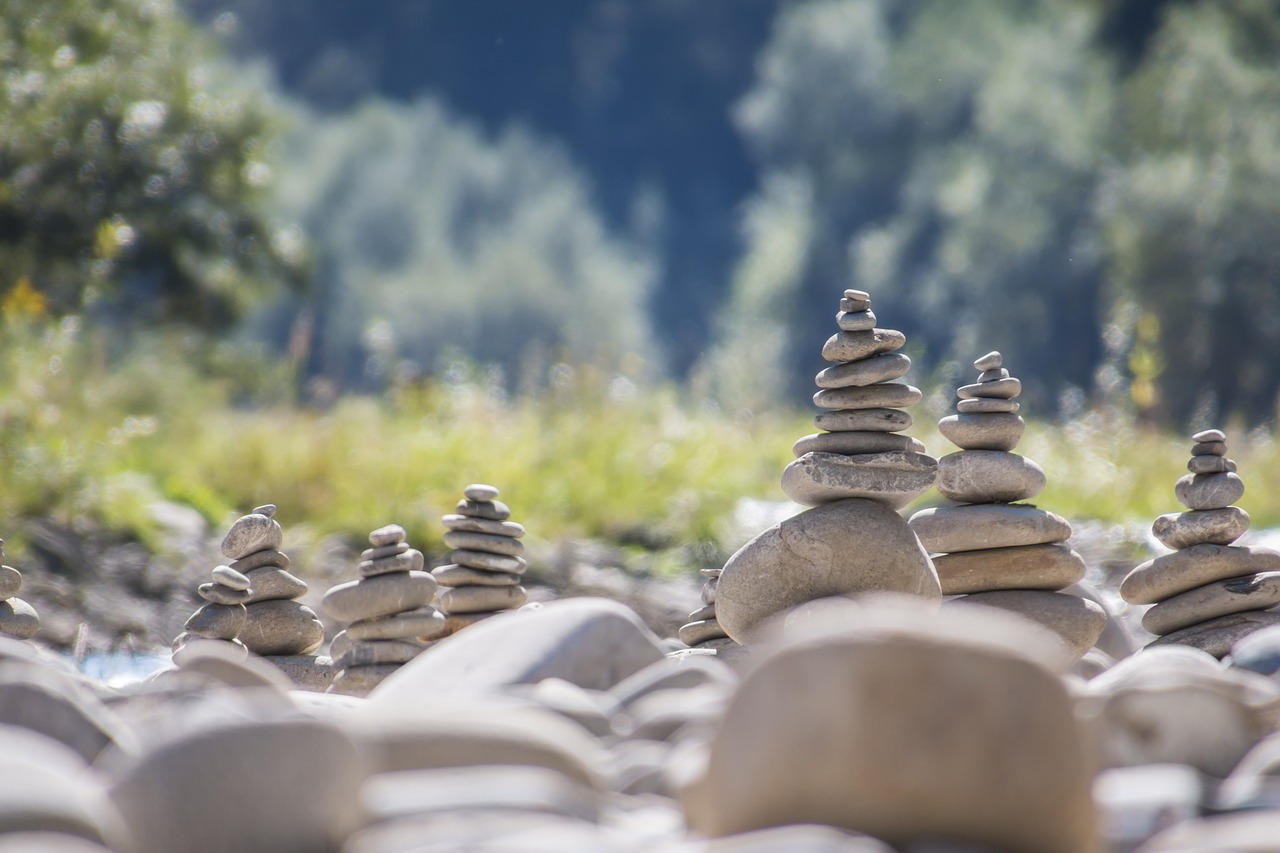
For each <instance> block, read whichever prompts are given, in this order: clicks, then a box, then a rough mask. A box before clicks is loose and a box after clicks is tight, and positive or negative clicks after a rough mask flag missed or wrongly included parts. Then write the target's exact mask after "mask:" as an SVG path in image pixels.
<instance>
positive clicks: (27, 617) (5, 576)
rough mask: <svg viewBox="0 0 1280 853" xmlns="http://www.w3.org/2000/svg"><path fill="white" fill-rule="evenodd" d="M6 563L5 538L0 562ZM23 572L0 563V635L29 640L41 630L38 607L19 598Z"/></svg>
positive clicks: (1, 545)
mask: <svg viewBox="0 0 1280 853" xmlns="http://www.w3.org/2000/svg"><path fill="white" fill-rule="evenodd" d="M2 563H4V540H3V539H0V564H2ZM21 589H22V573H21V572H19V571H18V570H17V569H15V568H14V567H13V566H5V565H0V636H5V637H13V638H15V639H18V640H29V639H31V638H32V637H34V636H35V635H36V632H37V631H39V630H40V617H39V616H38V615H36V609H35V608H34V607H32V606H31V605H30V604H27V602H25V601H23V600H22V599H21V598H18V597H17V595H18V591H19V590H21Z"/></svg>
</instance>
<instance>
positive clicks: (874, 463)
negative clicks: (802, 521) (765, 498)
mask: <svg viewBox="0 0 1280 853" xmlns="http://www.w3.org/2000/svg"><path fill="white" fill-rule="evenodd" d="M937 464H938V463H937V461H936V460H935V459H934V458H933V457H932V456H927V455H925V454H922V453H913V452H906V453H902V452H895V453H866V454H859V455H857V456H845V455H843V454H837V453H806V454H805V455H804V456H801V457H800V458H799V459H797V460H795V461H794V462H792V463H791V464H790V465H788V466H787V467H786V468H785V469H784V470H783V472H782V491H783V492H784V493H785V494H786V495H787V497H789V498H791V499H792V500H793V501H795V502H796V503H799V504H804V505H806V506H817V505H819V504H824V503H830V502H832V501H838V500H845V499H848V498H872V499H875V500H879V501H883V502H884V503H886V504H888V505H889V506H891V507H893V508H894V509H899V508H901V507H904V506H906V505H907V504H909V503H910V502H911V501H912V500H914V499H915V498H917V497H919V496H920V495H922V494H924V493H925V492H927V491H928V490H929V487H930V486H931V485H933V481H934V478H935V476H936V475H937Z"/></svg>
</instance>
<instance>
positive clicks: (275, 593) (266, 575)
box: [245, 566, 307, 604]
mask: <svg viewBox="0 0 1280 853" xmlns="http://www.w3.org/2000/svg"><path fill="white" fill-rule="evenodd" d="M245 577H247V578H249V589H250V591H251V592H252V593H253V595H252V596H251V597H250V598H249V600H248V601H247V602H245V603H246V604H253V603H254V602H258V601H273V600H276V599H281V598H299V597H301V596H303V595H306V594H307V583H306V581H304V580H302V579H301V578H298V577H295V576H294V575H292V574H290V573H289V572H286V571H285V570H284V569H280V568H276V567H275V566H263V567H262V568H260V569H251V570H249V571H248V572H246V573H245Z"/></svg>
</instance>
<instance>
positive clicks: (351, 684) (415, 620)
mask: <svg viewBox="0 0 1280 853" xmlns="http://www.w3.org/2000/svg"><path fill="white" fill-rule="evenodd" d="M369 544H370V545H372V546H373V547H371V548H368V549H366V550H365V551H363V552H361V554H360V562H359V564H358V565H357V566H356V571H358V572H359V573H360V579H359V580H356V581H351V582H349V583H344V584H339V585H337V586H335V587H332V588H331V589H330V590H329V591H328V592H327V593H325V596H324V599H323V600H322V601H321V606H322V607H323V608H324V610H325V612H326V613H328V614H329V615H330V616H332V617H333V618H334V619H337V620H339V621H342V622H350V624H349V625H347V627H346V629H345V630H343V631H340V632H338V634H337V636H335V637H334V638H333V641H332V642H331V643H330V644H329V654H330V656H331V657H332V658H333V668H334V669H335V670H337V671H338V672H337V676H336V677H335V678H334V680H333V683H332V684H331V685H330V686H329V689H328V692H330V693H343V694H346V695H349V696H365V695H367V694H368V693H369V691H370V690H372V689H373V688H374V687H376V686H377V685H378V684H380V683H381V682H382V680H383V679H384V678H386V677H387V676H388V675H390V674H391V673H393V672H395V671H396V670H397V669H399V668H400V667H401V666H403V665H404V664H406V663H408V662H409V661H411V660H413V659H414V658H415V657H417V655H418V654H419V653H420V652H421V651H422V650H423V649H426V648H427V647H428V646H430V645H431V644H432V641H434V640H435V639H437V638H438V637H440V636H442V635H443V634H444V616H443V615H441V613H440V611H438V610H436V609H435V608H434V607H432V606H431V603H430V602H431V599H432V598H433V597H434V596H435V593H436V582H435V580H434V579H433V578H432V577H431V575H429V574H427V573H426V572H424V571H423V570H422V568H423V565H424V564H425V560H424V559H423V556H422V552H421V551H419V550H417V549H415V548H410V547H409V543H408V542H407V541H406V535H405V530H404V528H403V527H401V526H400V525H398V524H388V525H387V526H385V527H379V528H378V529H377V530H375V531H373V532H372V533H370V534H369Z"/></svg>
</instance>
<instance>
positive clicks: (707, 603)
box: [676, 569, 736, 649]
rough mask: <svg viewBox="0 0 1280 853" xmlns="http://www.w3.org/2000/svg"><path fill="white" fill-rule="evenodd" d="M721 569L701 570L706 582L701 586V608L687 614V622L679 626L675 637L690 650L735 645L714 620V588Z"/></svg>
mask: <svg viewBox="0 0 1280 853" xmlns="http://www.w3.org/2000/svg"><path fill="white" fill-rule="evenodd" d="M722 571H724V570H723V569H703V570H702V574H704V575H706V577H707V582H706V583H705V584H703V585H702V605H703V606H702V607H700V608H698V609H697V610H695V611H693V612H692V613H690V614H689V621H688V622H687V623H686V624H684V625H681V626H680V630H679V632H678V633H677V635H676V636H677V637H678V638H679V639H680V642H682V643H684V644H685V645H686V646H689V647H690V648H699V647H701V648H711V649H715V648H723V647H725V646H732V645H736V644H735V643H734V641H733V640H732V639H730V637H729V633H728V632H727V631H725V629H724V627H723V626H721V624H720V622H719V621H718V620H717V619H716V587H717V586H718V585H719V583H720V573H721V572H722Z"/></svg>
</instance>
